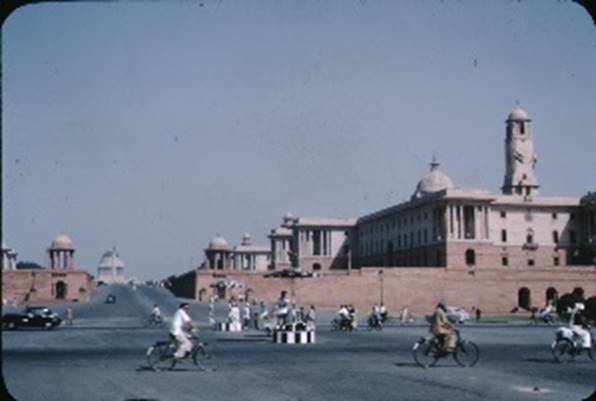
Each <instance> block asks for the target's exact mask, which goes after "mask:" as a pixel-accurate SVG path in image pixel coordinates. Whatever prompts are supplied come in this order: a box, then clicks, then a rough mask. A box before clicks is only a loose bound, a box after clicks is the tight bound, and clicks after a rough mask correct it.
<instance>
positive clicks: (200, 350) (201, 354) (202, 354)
mask: <svg viewBox="0 0 596 401" xmlns="http://www.w3.org/2000/svg"><path fill="white" fill-rule="evenodd" d="M209 359H211V355H209V354H207V351H205V347H203V346H202V345H199V346H197V347H195V349H194V350H193V351H192V362H193V363H194V364H195V366H196V367H197V368H199V369H200V370H208V367H207V365H206V363H205V361H208V360H209Z"/></svg>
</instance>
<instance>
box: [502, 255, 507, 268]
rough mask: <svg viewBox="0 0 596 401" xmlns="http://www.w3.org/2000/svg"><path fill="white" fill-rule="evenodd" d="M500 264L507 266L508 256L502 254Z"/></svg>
mask: <svg viewBox="0 0 596 401" xmlns="http://www.w3.org/2000/svg"><path fill="white" fill-rule="evenodd" d="M501 264H502V265H503V266H509V258H508V257H507V256H503V257H502V258H501Z"/></svg>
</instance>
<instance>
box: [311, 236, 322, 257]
mask: <svg viewBox="0 0 596 401" xmlns="http://www.w3.org/2000/svg"><path fill="white" fill-rule="evenodd" d="M312 239H313V255H320V254H321V231H319V230H314V231H313V232H312Z"/></svg>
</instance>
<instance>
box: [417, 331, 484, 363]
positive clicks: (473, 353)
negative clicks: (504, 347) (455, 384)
mask: <svg viewBox="0 0 596 401" xmlns="http://www.w3.org/2000/svg"><path fill="white" fill-rule="evenodd" d="M455 335H456V336H457V345H456V346H455V350H454V351H453V352H447V351H445V349H444V348H443V346H442V345H441V343H440V342H439V340H438V339H437V338H436V337H435V336H433V337H421V338H420V340H418V341H416V343H415V344H414V347H413V348H412V354H413V356H414V361H415V362H416V364H417V365H418V366H420V367H422V368H428V367H430V366H435V365H436V363H437V362H438V361H439V359H441V358H446V357H448V356H449V355H450V354H452V355H453V359H454V360H455V362H456V363H457V364H458V365H459V366H461V367H472V366H474V365H475V364H476V362H478V359H479V357H480V350H479V349H478V346H477V345H476V344H475V343H474V342H472V341H469V340H464V339H462V338H461V336H460V333H459V330H455Z"/></svg>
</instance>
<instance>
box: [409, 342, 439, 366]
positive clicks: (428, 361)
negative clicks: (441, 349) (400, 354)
mask: <svg viewBox="0 0 596 401" xmlns="http://www.w3.org/2000/svg"><path fill="white" fill-rule="evenodd" d="M412 354H413V355H414V361H415V362H416V364H417V365H418V366H420V367H422V368H428V367H429V366H434V365H435V364H436V363H437V361H438V360H439V357H438V355H437V347H436V344H435V343H434V342H432V341H428V340H420V341H418V342H416V344H414V347H413V348H412Z"/></svg>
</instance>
